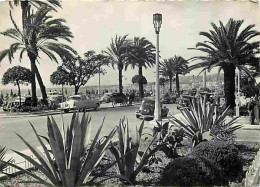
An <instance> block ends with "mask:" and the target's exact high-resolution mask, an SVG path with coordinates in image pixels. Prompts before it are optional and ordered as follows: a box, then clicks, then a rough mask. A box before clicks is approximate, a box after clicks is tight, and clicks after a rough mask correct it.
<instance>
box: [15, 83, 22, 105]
mask: <svg viewBox="0 0 260 187" xmlns="http://www.w3.org/2000/svg"><path fill="white" fill-rule="evenodd" d="M16 84H17V87H18V94H19V101H20V102H19V108H20V107H21V100H22V99H21V89H20V84H19V81H18V80H17V81H16Z"/></svg>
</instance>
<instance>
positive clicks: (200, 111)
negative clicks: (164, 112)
mask: <svg viewBox="0 0 260 187" xmlns="http://www.w3.org/2000/svg"><path fill="white" fill-rule="evenodd" d="M215 108H216V101H213V103H207V102H206V98H204V99H203V98H202V97H199V99H197V100H196V99H193V100H192V102H191V105H190V106H189V108H184V109H183V110H181V113H182V115H183V116H184V118H185V120H186V121H185V122H182V121H180V120H178V119H177V118H175V117H174V116H172V118H171V120H170V122H171V123H173V124H175V125H178V126H179V127H181V128H183V129H184V131H185V135H186V136H187V137H188V138H190V139H191V140H192V147H195V146H197V145H198V144H199V143H200V142H204V141H206V140H207V139H205V134H206V133H208V132H210V130H211V129H213V128H215V127H219V128H221V127H225V128H227V129H230V130H231V131H232V132H234V131H235V130H236V129H238V128H240V127H241V125H235V126H233V125H234V123H235V122H236V119H237V118H238V117H236V118H233V119H232V120H231V121H229V122H228V123H226V122H225V120H226V117H227V115H228V112H229V108H226V109H225V110H224V112H222V113H217V114H215V112H214V111H215ZM214 115H215V116H214ZM211 135H212V134H211Z"/></svg>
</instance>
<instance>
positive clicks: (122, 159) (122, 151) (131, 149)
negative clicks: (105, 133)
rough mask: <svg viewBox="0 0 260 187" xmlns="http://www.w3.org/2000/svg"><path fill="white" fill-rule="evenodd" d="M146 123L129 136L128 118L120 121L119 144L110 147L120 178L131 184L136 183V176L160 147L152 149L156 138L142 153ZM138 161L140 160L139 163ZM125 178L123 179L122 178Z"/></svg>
mask: <svg viewBox="0 0 260 187" xmlns="http://www.w3.org/2000/svg"><path fill="white" fill-rule="evenodd" d="M143 128H144V121H143V122H142V123H141V125H140V127H139V128H137V127H136V128H135V130H134V132H133V135H132V136H130V135H129V126H128V121H127V119H126V118H123V119H120V121H119V125H118V126H117V133H118V143H117V144H111V145H110V148H109V150H110V157H111V158H112V159H113V160H114V161H115V162H116V165H117V170H118V172H119V175H118V178H120V179H123V180H125V179H127V180H126V181H128V182H129V183H130V184H134V183H135V179H136V175H137V174H138V173H139V172H140V171H141V169H142V168H143V166H144V164H146V163H147V161H148V159H149V158H150V157H151V156H152V155H153V154H154V153H155V152H156V151H157V150H159V148H158V147H156V148H154V149H153V150H152V149H151V146H152V144H153V142H154V141H155V139H156V137H157V136H155V137H154V138H153V140H152V142H151V143H150V144H149V145H148V147H147V148H146V150H145V151H144V152H143V153H142V154H141V158H140V159H138V158H139V153H140V150H139V148H140V142H141V137H142V135H143V133H142V132H143ZM137 160H139V161H138V162H137ZM122 176H123V177H122Z"/></svg>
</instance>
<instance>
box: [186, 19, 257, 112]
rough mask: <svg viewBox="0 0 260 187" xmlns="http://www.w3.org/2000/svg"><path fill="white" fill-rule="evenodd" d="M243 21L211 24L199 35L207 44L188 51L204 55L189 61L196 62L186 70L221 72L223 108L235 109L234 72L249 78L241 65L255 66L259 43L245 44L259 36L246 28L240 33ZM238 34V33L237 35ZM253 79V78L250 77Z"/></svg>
mask: <svg viewBox="0 0 260 187" xmlns="http://www.w3.org/2000/svg"><path fill="white" fill-rule="evenodd" d="M243 22H244V21H243V20H238V21H236V20H234V19H229V21H228V22H227V24H226V25H224V24H223V23H222V22H221V21H219V26H217V25H215V24H214V23H211V25H212V27H213V30H210V31H209V32H200V33H199V34H200V35H201V36H204V37H206V38H207V41H204V42H198V43H197V45H196V48H191V49H194V50H198V51H200V52H203V53H205V55H204V56H196V57H193V58H192V59H191V60H198V61H199V63H197V64H195V65H193V66H191V67H190V70H192V69H196V68H201V67H203V69H202V71H204V70H206V69H208V70H211V69H212V68H213V67H216V66H218V67H220V68H219V72H220V71H221V70H223V72H224V92H225V99H226V101H227V102H226V106H227V107H228V106H230V107H232V108H233V107H234V106H235V95H234V93H235V69H236V67H237V68H238V69H239V70H242V71H244V72H245V73H247V75H248V76H250V77H252V75H251V74H250V71H249V70H248V69H247V68H246V66H245V65H249V66H255V67H256V66H258V63H259V58H257V57H256V56H255V55H256V54H257V53H259V50H258V49H259V42H258V41H253V42H249V40H250V39H252V38H255V37H256V36H259V35H260V33H259V32H257V31H255V30H252V29H253V28H254V26H255V25H248V26H247V27H246V28H244V29H243V30H242V31H240V30H241V25H242V24H243ZM239 31H240V32H239ZM252 78H253V77H252Z"/></svg>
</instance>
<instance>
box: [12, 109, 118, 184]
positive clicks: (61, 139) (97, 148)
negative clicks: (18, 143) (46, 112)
mask: <svg viewBox="0 0 260 187" xmlns="http://www.w3.org/2000/svg"><path fill="white" fill-rule="evenodd" d="M90 121H91V119H90V117H89V116H86V114H85V112H84V114H83V116H82V119H81V121H80V119H79V113H77V114H76V113H74V114H73V116H72V120H71V123H70V125H69V126H68V127H67V128H65V125H64V123H63V125H62V130H61V131H60V129H59V127H58V125H57V124H56V122H55V120H54V118H53V117H51V118H50V117H48V118H47V127H48V138H46V137H42V136H40V135H39V134H38V133H37V131H36V130H35V128H34V126H33V125H32V124H31V123H30V125H31V127H32V129H33V131H34V134H35V135H36V137H37V140H38V141H39V143H40V144H41V146H42V148H43V150H44V154H45V155H46V156H44V155H43V154H42V153H41V152H39V151H38V150H37V149H35V148H34V147H32V146H31V145H30V144H29V143H28V142H27V141H26V140H25V139H24V138H22V137H21V136H20V135H19V134H17V135H18V137H19V138H20V139H21V140H22V141H23V142H24V143H25V144H26V145H27V147H28V148H29V149H30V150H31V152H32V153H33V154H34V156H35V157H36V158H37V159H38V161H39V162H36V161H35V160H34V159H32V158H31V157H29V156H28V155H25V154H23V153H21V152H18V151H14V152H15V153H17V154H18V155H20V156H22V157H23V158H24V159H25V160H27V161H29V162H30V163H31V164H33V165H34V166H35V167H36V168H37V169H39V170H40V171H41V172H42V173H43V175H45V176H46V177H47V178H48V179H49V181H50V182H48V181H45V180H43V179H42V178H40V177H38V176H37V175H35V174H33V173H31V172H29V171H27V170H24V169H23V168H21V167H19V166H16V165H14V164H11V163H9V165H11V166H12V167H14V168H16V169H18V170H20V171H23V172H25V173H27V174H28V175H30V176H31V177H33V178H34V179H36V181H25V182H26V183H40V184H44V185H47V186H53V185H54V186H75V185H83V184H86V183H91V182H93V181H94V180H95V179H96V178H97V177H93V178H91V179H90V175H91V173H92V172H93V170H94V169H95V167H96V166H97V165H98V164H99V163H100V161H101V159H102V158H103V156H104V155H105V153H106V150H107V147H108V145H109V143H110V141H111V139H112V137H113V135H114V133H115V129H114V130H112V131H111V132H110V133H109V135H108V136H106V137H104V138H102V139H100V140H99V134H100V132H101V129H102V126H103V123H101V124H100V126H99V128H98V131H97V133H96V135H95V137H94V139H93V141H90V134H91V133H90V130H91V126H90V125H91V123H90ZM103 122H104V121H103ZM65 129H66V130H65ZM42 138H44V139H45V140H47V142H48V143H49V145H50V148H51V150H48V149H47V146H46V145H45V144H44V143H43V141H42ZM107 169H109V168H105V170H107ZM103 172H104V171H102V172H101V173H103Z"/></svg>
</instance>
